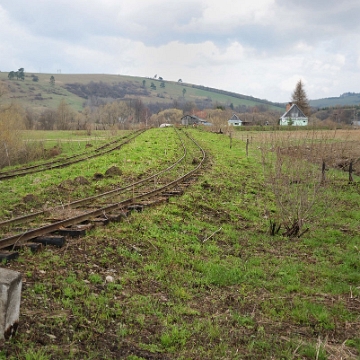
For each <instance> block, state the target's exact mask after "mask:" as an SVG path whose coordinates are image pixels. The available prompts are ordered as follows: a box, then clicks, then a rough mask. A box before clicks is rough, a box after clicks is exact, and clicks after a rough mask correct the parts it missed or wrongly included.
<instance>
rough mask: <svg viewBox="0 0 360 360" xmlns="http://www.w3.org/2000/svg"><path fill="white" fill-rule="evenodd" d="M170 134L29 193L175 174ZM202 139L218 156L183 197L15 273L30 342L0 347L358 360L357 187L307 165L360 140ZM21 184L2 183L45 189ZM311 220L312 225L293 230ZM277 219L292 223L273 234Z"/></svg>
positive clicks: (19, 339) (24, 354) (48, 251)
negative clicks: (65, 184)
mask: <svg viewBox="0 0 360 360" xmlns="http://www.w3.org/2000/svg"><path fill="white" fill-rule="evenodd" d="M172 131H173V130H172V129H170V128H168V129H151V130H149V131H148V132H145V133H144V134H142V135H141V136H140V137H139V138H138V139H137V140H136V142H135V143H133V144H131V145H129V147H128V148H124V149H122V150H120V151H119V154H118V155H117V157H115V156H114V155H112V157H110V155H109V157H104V158H103V159H102V161H101V162H100V163H99V162H96V161H95V160H94V163H92V164H91V166H88V165H85V168H81V167H80V165H77V167H74V168H73V169H72V170H71V168H69V169H61V170H59V172H57V173H56V175H55V174H54V177H53V176H50V174H49V175H45V176H43V175H41V176H38V178H39V180H38V181H40V184H41V185H40V186H33V187H32V190H31V191H32V192H33V193H34V194H37V193H36V191H39V194H38V196H39V197H40V198H41V199H44V200H45V198H46V190H47V189H48V188H52V187H54V185H56V186H57V185H59V184H60V183H61V181H63V180H64V179H65V178H73V177H75V176H77V175H78V174H79V173H81V174H83V175H84V176H86V177H88V178H90V177H91V176H92V174H93V173H94V172H95V171H100V172H103V171H104V170H105V169H106V168H107V167H108V166H110V165H112V164H118V165H119V166H120V167H121V168H122V170H123V172H124V174H125V176H124V179H122V180H124V181H125V180H126V178H129V177H131V174H134V175H133V176H139V175H141V174H143V173H146V172H150V171H152V169H154V168H161V167H164V166H165V164H166V163H167V162H169V161H170V160H171V159H173V158H176V156H177V149H178V148H177V144H176V142H175V137H174V135H173V133H172ZM188 131H189V132H190V133H191V135H192V136H193V137H194V138H195V139H196V140H197V141H198V142H199V144H200V145H201V146H202V147H203V148H204V149H205V150H206V152H207V161H206V165H205V167H204V168H203V169H202V170H201V172H200V173H199V176H198V177H197V181H196V182H195V183H194V184H193V185H191V187H189V188H188V189H187V190H186V192H185V193H184V194H183V195H182V196H179V197H171V198H170V200H169V202H166V203H163V204H160V205H158V206H156V207H150V208H146V209H145V210H144V211H143V212H142V213H133V214H132V215H131V216H129V217H127V218H125V219H124V220H123V221H122V222H121V223H116V224H115V223H114V224H110V225H109V226H107V227H97V228H95V229H94V230H92V231H91V232H89V233H88V234H87V235H86V236H85V237H83V238H78V239H69V241H68V243H67V245H66V246H65V247H64V248H61V249H54V248H45V249H44V250H43V251H41V252H40V253H36V254H32V253H31V252H29V251H27V250H24V251H23V252H22V253H21V255H20V257H19V259H18V260H16V261H13V262H9V263H7V264H2V266H4V267H7V268H9V269H13V270H16V271H20V272H21V273H22V274H23V291H22V303H21V309H20V326H19V329H18V333H17V334H16V336H15V337H14V338H12V339H11V340H9V341H6V342H3V343H0V346H1V350H0V359H11V360H13V359H26V360H30V359H34V360H35V359H41V360H45V359H129V360H135V359H319V360H320V359H328V360H330V359H358V358H359V357H360V335H359V334H360V238H359V227H360V224H359V219H360V211H359V208H358V204H359V201H360V194H359V177H358V176H357V175H356V174H354V179H353V181H352V182H349V181H348V174H347V173H346V171H343V169H340V168H336V167H331V166H330V165H329V168H328V170H327V172H326V181H323V182H321V167H320V166H319V164H318V163H317V162H316V161H313V160H314V159H313V157H309V156H300V155H301V154H303V153H306V154H308V153H311V154H317V155H319V154H327V151H328V150H329V147H328V146H330V148H331V149H333V144H337V146H340V147H339V148H337V149H340V150H341V149H345V148H346V147H345V146H346V144H348V143H349V142H351V144H354V143H353V142H358V141H360V137H359V135H358V133H357V132H356V131H352V132H348V133H347V134H345V133H344V134H343V135H342V136H341V138H338V137H339V136H340V135H339V134H340V133H339V132H336V133H334V132H332V131H329V132H322V133H314V132H306V131H304V132H301V131H300V132H297V131H294V132H291V134H289V133H286V132H281V137H280V138H279V136H280V135H279V133H273V134H269V133H268V132H267V133H266V134H265V133H261V132H247V133H243V132H233V133H232V136H231V138H230V137H229V136H228V135H225V134H216V133H211V132H207V131H203V130H201V129H188ZM60 134H61V133H60V132H59V133H58V135H57V137H58V139H55V140H56V141H59V140H60V138H59V136H61V135H60ZM29 136H30V135H29ZM66 136H67V135H65V134H64V138H65V139H66ZM86 141H89V142H91V141H96V140H94V139H87V140H86ZM61 142H62V140H61ZM64 142H66V140H64ZM247 143H248V146H246V144H247ZM319 144H320V145H319ZM338 144H341V145H338ZM319 146H320V149H321V151H320V150H319ZM294 148H295V149H296V151H294ZM303 148H304V149H310V150H308V151H307V152H306V151H305V152H303V151H300V150H301V149H303ZM284 149H285V150H286V151H284ZM299 149H300V150H299ZM346 149H347V148H346ZM343 153H344V151H343ZM337 154H339V153H337ZM354 156H355V155H354ZM321 157H322V156H320V157H319V158H321ZM329 164H330V163H329ZM280 165H281V166H280ZM274 169H276V170H277V172H275V173H274V171H273V170H274ZM279 169H281V171H280V170H279ZM71 171H73V172H72V173H71ZM304 174H305V175H304ZM54 179H55V180H54ZM279 179H280V180H281V181H278V180H279ZM122 180H121V181H122ZM295 180H296V182H295ZM11 181H12V182H9V183H8V184H11V186H10V185H7V183H5V182H2V183H1V184H0V188H1V187H2V188H3V189H5V187H6V192H9V191H12V192H13V194H23V195H24V194H25V193H26V192H28V191H29V188H27V186H28V184H29V183H34V179H32V182H30V181H29V179H28V180H26V178H23V179H15V180H11ZM319 184H321V187H320V186H319ZM97 186H104V187H106V186H108V184H106V183H105V184H97ZM94 189H95V187H94ZM315 190H316V191H315ZM87 191H89V192H91V191H93V190H91V186H90V187H89V188H88V190H87ZM94 191H95V190H94ZM3 192H4V190H2V191H1V193H3ZM280 200H281V201H280ZM3 201H5V200H3ZM18 201H21V195H19V196H18ZM15 202H16V201H13V202H11V204H10V203H9V204H8V205H7V206H9V209H10V208H11V206H15V205H16V204H15ZM310 205H311V206H310ZM304 209H305V210H308V211H304ZM3 210H4V209H3ZM285 210H286V211H285ZM3 213H4V211H3ZM299 215H303V216H301V219H300V218H298V220H301V221H302V223H301V226H302V229H303V230H304V229H307V230H306V231H305V232H303V231H301V232H300V233H298V234H297V236H287V235H285V230H286V228H285V225H286V221H288V218H287V217H289V216H290V217H293V216H295V218H296V216H299ZM291 220H293V218H291ZM271 223H276V224H278V225H279V224H281V225H282V226H281V228H280V229H279V231H278V232H272V233H271V231H270V230H271V226H270V225H271ZM109 276H110V277H111V278H112V280H113V281H109V280H107V279H109Z"/></svg>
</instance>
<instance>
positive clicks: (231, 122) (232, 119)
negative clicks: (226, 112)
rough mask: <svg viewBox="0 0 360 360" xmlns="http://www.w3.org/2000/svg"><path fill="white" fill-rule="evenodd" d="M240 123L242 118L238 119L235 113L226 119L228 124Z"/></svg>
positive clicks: (239, 124)
mask: <svg viewBox="0 0 360 360" xmlns="http://www.w3.org/2000/svg"><path fill="white" fill-rule="evenodd" d="M242 123H243V122H242V120H240V119H239V117H238V116H237V115H236V114H233V116H232V117H231V118H230V119H229V120H228V125H229V126H241V125H242Z"/></svg>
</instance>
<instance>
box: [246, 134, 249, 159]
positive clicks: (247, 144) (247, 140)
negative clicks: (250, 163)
mask: <svg viewBox="0 0 360 360" xmlns="http://www.w3.org/2000/svg"><path fill="white" fill-rule="evenodd" d="M248 155H249V138H247V139H246V157H248Z"/></svg>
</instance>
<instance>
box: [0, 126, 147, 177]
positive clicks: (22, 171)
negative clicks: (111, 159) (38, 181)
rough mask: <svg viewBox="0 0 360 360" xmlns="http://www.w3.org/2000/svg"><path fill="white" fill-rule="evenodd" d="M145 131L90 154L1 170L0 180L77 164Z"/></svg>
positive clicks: (104, 146) (122, 144) (135, 133)
mask: <svg viewBox="0 0 360 360" xmlns="http://www.w3.org/2000/svg"><path fill="white" fill-rule="evenodd" d="M144 131H145V130H138V131H135V132H133V133H131V134H129V135H127V136H125V137H122V138H120V139H116V140H114V141H111V142H109V143H107V144H104V145H102V146H100V147H98V148H96V149H95V150H93V151H90V154H89V152H87V153H82V154H77V155H73V156H69V157H66V158H63V159H58V160H55V161H48V162H44V163H42V164H37V165H33V166H25V167H21V168H17V169H13V170H8V171H1V172H0V180H6V179H11V178H14V177H18V176H25V175H28V174H34V173H38V172H42V171H46V170H52V169H59V168H63V167H66V166H70V165H73V164H76V163H79V162H82V161H87V160H89V159H92V158H95V157H99V156H102V155H105V154H107V153H110V152H112V151H115V150H118V149H120V148H121V147H122V146H124V145H125V144H127V143H129V142H130V141H131V140H133V139H135V138H136V137H137V136H139V135H140V134H141V133H142V132H144Z"/></svg>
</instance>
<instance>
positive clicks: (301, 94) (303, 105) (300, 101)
mask: <svg viewBox="0 0 360 360" xmlns="http://www.w3.org/2000/svg"><path fill="white" fill-rule="evenodd" d="M291 99H292V102H293V103H295V104H296V105H297V106H298V107H299V108H300V110H302V112H303V113H304V114H305V115H306V116H309V115H310V105H309V100H308V98H307V96H306V92H305V90H304V85H303V83H302V82H301V80H299V81H298V82H297V84H296V87H295V90H294V92H293V93H292V97H291Z"/></svg>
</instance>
